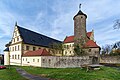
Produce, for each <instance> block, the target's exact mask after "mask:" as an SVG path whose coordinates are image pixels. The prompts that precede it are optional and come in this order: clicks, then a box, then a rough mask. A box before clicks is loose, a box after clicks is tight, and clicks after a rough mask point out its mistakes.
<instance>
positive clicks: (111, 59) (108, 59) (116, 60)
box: [100, 56, 120, 64]
mask: <svg viewBox="0 0 120 80" xmlns="http://www.w3.org/2000/svg"><path fill="white" fill-rule="evenodd" d="M100 63H107V64H120V56H101V57H100Z"/></svg>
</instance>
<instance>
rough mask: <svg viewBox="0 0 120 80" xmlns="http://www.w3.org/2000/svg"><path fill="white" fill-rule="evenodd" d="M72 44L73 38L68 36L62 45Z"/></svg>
mask: <svg viewBox="0 0 120 80" xmlns="http://www.w3.org/2000/svg"><path fill="white" fill-rule="evenodd" d="M68 42H74V36H68V37H66V38H65V40H64V43H68Z"/></svg>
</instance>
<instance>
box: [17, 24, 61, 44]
mask: <svg viewBox="0 0 120 80" xmlns="http://www.w3.org/2000/svg"><path fill="white" fill-rule="evenodd" d="M17 27H18V28H22V29H24V30H27V31H30V32H33V33H35V34H38V35H42V36H44V37H47V38H50V39H52V40H56V41H59V40H57V39H54V38H51V37H48V36H45V35H43V34H40V33H38V32H35V31H32V30H29V29H26V28H23V27H21V26H18V25H17ZM59 42H62V41H59Z"/></svg>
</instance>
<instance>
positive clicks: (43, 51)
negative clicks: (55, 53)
mask: <svg viewBox="0 0 120 80" xmlns="http://www.w3.org/2000/svg"><path fill="white" fill-rule="evenodd" d="M27 56H51V54H50V53H49V52H48V51H47V50H46V49H38V50H36V51H28V52H26V53H25V54H23V57H27Z"/></svg>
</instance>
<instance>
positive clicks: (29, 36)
mask: <svg viewBox="0 0 120 80" xmlns="http://www.w3.org/2000/svg"><path fill="white" fill-rule="evenodd" d="M17 27H18V30H19V32H20V36H21V37H22V39H23V42H24V43H26V44H31V45H38V46H44V47H49V46H50V45H51V44H53V43H62V42H61V41H58V40H55V39H53V38H50V37H47V36H45V35H42V34H39V33H36V32H33V31H31V30H28V29H25V28H22V27H20V26H17Z"/></svg>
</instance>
